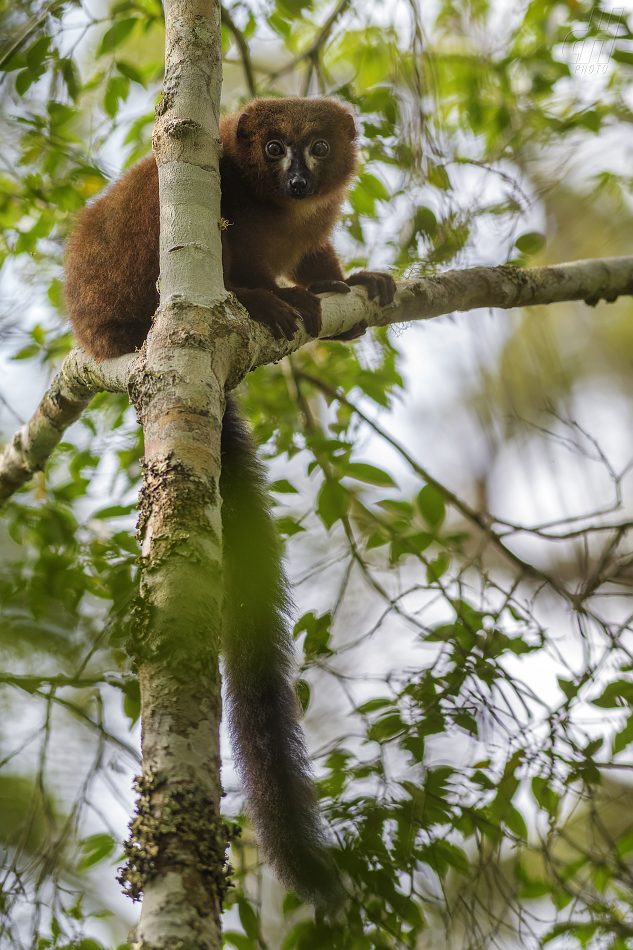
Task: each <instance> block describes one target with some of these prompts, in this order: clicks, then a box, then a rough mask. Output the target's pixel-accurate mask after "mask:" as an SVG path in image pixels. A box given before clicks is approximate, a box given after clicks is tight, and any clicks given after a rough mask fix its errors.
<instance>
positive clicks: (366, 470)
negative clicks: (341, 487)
mask: <svg viewBox="0 0 633 950" xmlns="http://www.w3.org/2000/svg"><path fill="white" fill-rule="evenodd" d="M343 475H347V476H348V477H351V478H355V479H356V480H357V481H359V482H367V483H368V484H369V485H380V487H381V488H397V485H396V483H395V482H394V480H393V478H392V477H391V475H389V474H388V473H387V472H385V471H383V469H381V468H377V467H376V466H375V465H368V464H367V463H366V462H348V463H347V465H346V466H345V468H344V469H343Z"/></svg>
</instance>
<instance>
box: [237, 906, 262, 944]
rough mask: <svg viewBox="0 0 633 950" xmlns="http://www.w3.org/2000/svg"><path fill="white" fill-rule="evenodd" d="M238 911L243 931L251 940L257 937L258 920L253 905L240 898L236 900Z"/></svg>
mask: <svg viewBox="0 0 633 950" xmlns="http://www.w3.org/2000/svg"><path fill="white" fill-rule="evenodd" d="M237 906H238V913H239V915H240V923H241V925H242V927H243V928H244V933H245V934H246V936H247V937H250V939H251V940H258V939H259V921H258V920H257V914H256V913H255V910H254V908H253V905H252V904H251V903H250V902H249V901H247V900H246V899H244V898H242V899H241V900H239V901H238V905H237Z"/></svg>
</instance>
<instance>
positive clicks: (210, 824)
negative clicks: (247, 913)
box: [117, 776, 240, 915]
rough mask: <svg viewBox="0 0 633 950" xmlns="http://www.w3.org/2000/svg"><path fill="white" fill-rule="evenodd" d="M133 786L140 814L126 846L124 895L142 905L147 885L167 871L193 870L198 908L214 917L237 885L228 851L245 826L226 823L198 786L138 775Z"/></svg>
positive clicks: (121, 878)
mask: <svg viewBox="0 0 633 950" xmlns="http://www.w3.org/2000/svg"><path fill="white" fill-rule="evenodd" d="M134 785H135V788H136V791H137V793H138V801H137V805H136V815H135V816H134V818H133V819H132V821H131V822H130V825H129V828H130V836H129V838H128V839H127V841H126V842H125V843H124V850H125V857H126V864H125V866H124V867H121V868H119V869H118V870H119V874H118V876H117V881H119V883H120V884H121V886H122V887H123V890H124V893H125V894H127V895H128V897H131V898H132V900H133V901H139V900H141V897H142V895H143V892H144V889H145V886H146V884H147V883H148V882H149V881H151V880H152V879H153V878H154V877H155V876H156V875H157V874H158V873H160V872H164V870H165V868H169V867H179V868H183V867H184V868H187V867H191V868H192V870H194V871H195V872H196V873H195V876H192V880H191V882H190V885H191V887H190V893H191V896H192V899H193V902H194V903H195V906H196V909H197V911H198V913H199V914H202V915H204V914H208V913H212V912H213V909H214V907H215V906H217V904H219V905H220V906H222V903H223V902H224V899H225V897H226V894H227V892H228V890H229V888H230V887H232V883H231V874H232V873H233V868H232V867H231V865H230V864H229V863H228V861H227V858H226V850H227V847H228V845H229V843H230V842H231V841H234V840H235V838H237V837H238V836H239V834H240V828H239V827H238V826H237V825H231V826H230V827H229V825H227V824H226V822H224V821H223V820H222V818H221V816H220V815H219V814H218V811H217V808H216V806H215V803H214V801H213V798H212V796H211V795H210V794H209V793H208V792H207V791H205V790H204V789H203V788H201V787H200V786H199V785H196V784H193V783H192V784H189V785H179V786H176V787H169V786H167V785H166V783H165V782H164V781H160V780H159V779H158V778H157V777H156V776H150V777H149V778H143V777H141V776H137V777H136V779H135V781H134ZM184 874H185V877H186V871H185V872H184Z"/></svg>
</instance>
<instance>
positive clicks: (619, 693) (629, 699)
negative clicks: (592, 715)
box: [590, 680, 633, 709]
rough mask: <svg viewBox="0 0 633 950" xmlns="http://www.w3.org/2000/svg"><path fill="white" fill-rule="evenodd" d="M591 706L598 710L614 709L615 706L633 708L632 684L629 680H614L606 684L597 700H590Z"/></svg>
mask: <svg viewBox="0 0 633 950" xmlns="http://www.w3.org/2000/svg"><path fill="white" fill-rule="evenodd" d="M590 702H591V705H592V706H598V707H599V708H600V709H614V708H615V707H617V706H631V707H633V682H631V681H630V680H615V681H614V682H613V683H608V684H607V685H606V686H605V688H604V690H603V692H602V694H601V695H600V696H598V697H597V699H591V700H590Z"/></svg>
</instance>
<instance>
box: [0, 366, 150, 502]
mask: <svg viewBox="0 0 633 950" xmlns="http://www.w3.org/2000/svg"><path fill="white" fill-rule="evenodd" d="M136 358H137V357H136V353H130V354H129V355H127V356H121V357H119V358H118V359H115V360H107V361H105V362H103V363H97V362H96V360H94V359H92V358H91V357H89V356H87V355H86V354H85V353H84V352H83V350H80V349H79V348H78V347H75V349H74V350H72V351H71V352H70V353H69V354H68V356H67V357H66V359H65V360H64V362H63V364H62V368H61V370H60V371H59V373H58V374H57V376H56V377H55V379H54V380H53V382H52V385H51V387H50V389H49V390H48V392H47V393H46V394H45V395H44V398H43V399H42V401H41V402H40V404H39V406H38V407H37V409H36V410H35V414H34V415H33V416H32V418H31V419H30V420H29V421H28V422H27V423H26V424H25V425H23V426H22V428H21V429H20V430H19V432H16V434H15V435H14V436H13V438H12V439H11V441H10V442H8V443H7V445H5V447H4V449H3V450H2V453H1V454H0V503H1V502H3V501H6V499H7V498H10V497H11V495H13V494H14V493H15V492H16V491H17V490H18V489H19V488H21V487H22V485H24V484H25V483H26V482H28V481H29V479H31V478H32V477H33V475H34V474H35V473H36V472H41V471H42V470H43V469H44V466H45V465H46V462H47V460H48V458H49V456H50V455H51V453H52V452H53V450H54V449H55V447H56V446H57V444H58V443H59V442H60V441H61V439H62V436H63V434H64V432H65V431H66V429H67V428H68V427H69V426H70V425H72V424H73V422H76V421H77V419H79V417H80V416H81V414H82V412H83V411H84V409H86V407H87V406H88V404H89V403H90V401H91V399H92V397H93V396H94V395H95V393H98V392H103V391H104V390H107V391H109V392H126V391H127V377H128V375H129V371H130V369H131V368H132V367H133V366H134V364H135V363H136Z"/></svg>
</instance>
